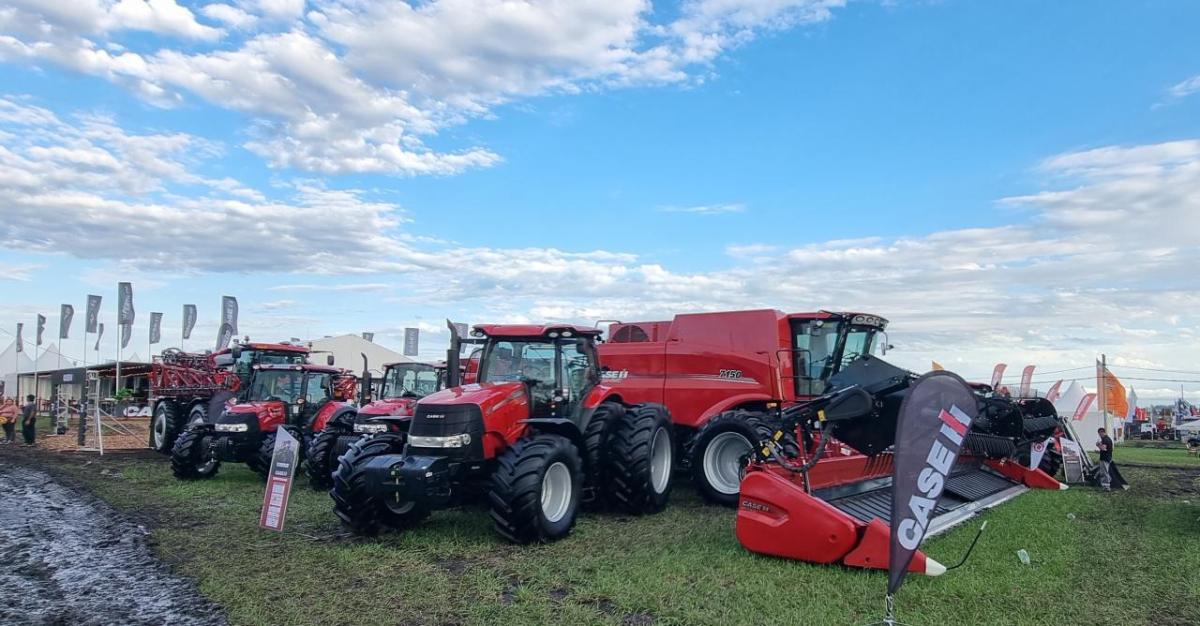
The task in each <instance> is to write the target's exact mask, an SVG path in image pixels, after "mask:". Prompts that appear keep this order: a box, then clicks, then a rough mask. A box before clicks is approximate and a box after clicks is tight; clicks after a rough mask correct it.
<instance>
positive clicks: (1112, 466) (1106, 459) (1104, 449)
mask: <svg viewBox="0 0 1200 626" xmlns="http://www.w3.org/2000/svg"><path fill="white" fill-rule="evenodd" d="M1096 434H1098V435H1100V441H1097V442H1096V449H1098V450H1099V451H1100V472H1099V476H1098V478H1099V479H1100V487H1101V488H1102V489H1104V490H1105V491H1111V490H1112V489H1113V487H1116V488H1117V489H1128V488H1129V483H1126V482H1125V477H1124V476H1121V470H1119V469H1117V465H1116V463H1113V440H1112V437H1109V436H1108V431H1106V430H1104V429H1103V428H1099V429H1097V430H1096Z"/></svg>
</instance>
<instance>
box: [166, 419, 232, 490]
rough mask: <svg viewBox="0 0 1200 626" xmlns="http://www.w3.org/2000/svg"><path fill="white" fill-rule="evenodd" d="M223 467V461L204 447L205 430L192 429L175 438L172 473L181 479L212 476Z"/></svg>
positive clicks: (172, 451)
mask: <svg viewBox="0 0 1200 626" xmlns="http://www.w3.org/2000/svg"><path fill="white" fill-rule="evenodd" d="M219 469H221V462H220V461H218V460H216V459H214V458H212V457H210V456H209V454H208V450H206V449H205V448H204V431H202V430H200V429H190V430H188V431H187V432H185V433H183V434H182V435H180V436H179V438H178V439H176V440H175V447H173V448H171V473H173V474H175V477H176V478H178V479H180V480H198V479H201V478H212V477H213V476H216V475H217V470H219Z"/></svg>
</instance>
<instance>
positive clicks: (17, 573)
mask: <svg viewBox="0 0 1200 626" xmlns="http://www.w3.org/2000/svg"><path fill="white" fill-rule="evenodd" d="M144 535H145V532H144V530H142V529H141V528H140V527H139V526H137V525H136V524H133V523H131V522H129V521H128V520H126V519H124V518H123V517H122V516H121V515H119V514H118V513H116V512H115V511H113V510H112V509H111V508H109V507H108V506H107V505H105V504H103V503H101V502H99V501H97V500H96V498H94V497H92V496H90V495H86V494H81V493H79V492H77V491H74V490H71V489H68V488H66V487H64V486H62V485H60V484H59V483H57V482H55V481H54V480H53V479H52V478H51V477H50V476H49V475H47V474H45V473H43V472H40V471H37V470H34V469H30V468H28V467H24V466H20V465H14V464H11V463H5V462H0V624H39V625H40V624H81V625H83V624H88V625H91V624H95V625H100V624H147V625H149V624H173V625H174V624H178V625H189V626H191V625H195V626H210V625H213V626H216V625H221V624H224V623H225V620H224V618H223V617H222V616H221V614H220V611H219V608H218V607H217V606H216V605H214V604H212V603H211V602H209V601H208V600H205V599H204V598H203V597H201V596H200V594H199V593H198V592H197V591H196V588H195V586H194V585H193V584H192V583H191V582H190V581H187V580H185V579H182V578H179V577H177V576H174V575H172V574H171V573H170V572H169V571H168V570H167V568H166V567H165V566H164V565H162V564H161V563H160V562H159V561H158V560H157V559H155V558H154V556H153V554H152V553H151V551H150V549H149V548H148V547H147V546H146V542H145V539H144Z"/></svg>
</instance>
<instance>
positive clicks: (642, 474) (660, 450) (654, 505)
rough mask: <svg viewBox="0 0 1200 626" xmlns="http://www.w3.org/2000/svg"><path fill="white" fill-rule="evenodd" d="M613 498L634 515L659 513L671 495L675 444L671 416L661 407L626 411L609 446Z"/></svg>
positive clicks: (609, 482) (623, 508) (648, 406)
mask: <svg viewBox="0 0 1200 626" xmlns="http://www.w3.org/2000/svg"><path fill="white" fill-rule="evenodd" d="M607 455H608V464H607V470H606V471H607V477H608V485H607V486H608V490H609V499H610V501H611V502H612V503H613V504H615V505H616V506H617V507H618V508H619V509H621V510H623V511H624V512H626V513H631V514H633V515H645V514H647V513H658V512H659V511H661V510H663V509H664V508H666V506H667V500H668V499H669V498H670V495H671V470H672V469H673V464H674V459H675V441H674V438H673V437H672V435H671V416H670V415H669V414H668V413H667V410H666V408H664V407H663V406H661V405H657V404H641V405H637V406H634V407H630V408H629V409H626V411H625V415H623V416H622V417H621V419H620V420H619V421H618V422H617V424H616V427H615V428H614V430H613V433H612V437H610V438H609V443H608V453H607Z"/></svg>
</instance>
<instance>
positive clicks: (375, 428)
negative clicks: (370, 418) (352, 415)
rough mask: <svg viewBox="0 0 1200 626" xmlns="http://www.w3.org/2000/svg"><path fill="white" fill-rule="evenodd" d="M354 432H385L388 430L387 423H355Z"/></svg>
mask: <svg viewBox="0 0 1200 626" xmlns="http://www.w3.org/2000/svg"><path fill="white" fill-rule="evenodd" d="M354 432H356V433H369V434H375V433H384V432H387V424H355V425H354Z"/></svg>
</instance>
